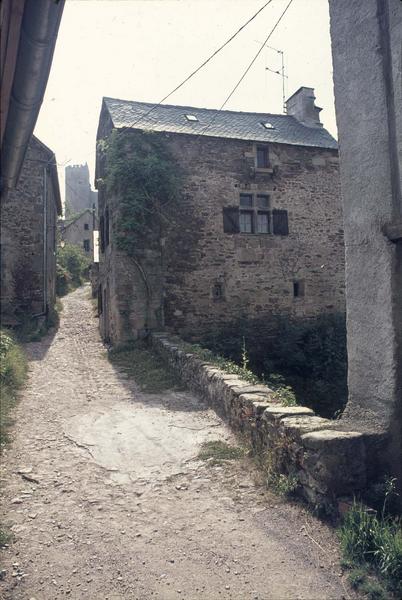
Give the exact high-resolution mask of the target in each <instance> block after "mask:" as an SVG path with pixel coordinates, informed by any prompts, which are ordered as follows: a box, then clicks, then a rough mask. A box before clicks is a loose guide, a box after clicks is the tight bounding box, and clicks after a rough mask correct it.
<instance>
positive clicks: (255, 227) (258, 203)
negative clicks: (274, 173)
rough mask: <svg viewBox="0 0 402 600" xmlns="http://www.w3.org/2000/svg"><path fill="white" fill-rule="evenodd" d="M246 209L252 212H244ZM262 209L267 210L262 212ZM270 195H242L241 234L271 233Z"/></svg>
mask: <svg viewBox="0 0 402 600" xmlns="http://www.w3.org/2000/svg"><path fill="white" fill-rule="evenodd" d="M244 208H247V209H252V210H244ZM260 208H263V209H265V210H263V211H261V210H259V209H260ZM268 208H269V196H268V194H257V196H253V195H252V194H240V232H241V233H269V232H270V231H269V222H270V219H269V211H268V210H267V209H268Z"/></svg>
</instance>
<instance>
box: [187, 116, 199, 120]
mask: <svg viewBox="0 0 402 600" xmlns="http://www.w3.org/2000/svg"><path fill="white" fill-rule="evenodd" d="M184 116H185V117H186V119H187V121H198V119H197V117H196V116H195V115H184Z"/></svg>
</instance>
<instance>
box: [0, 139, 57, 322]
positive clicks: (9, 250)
mask: <svg viewBox="0 0 402 600" xmlns="http://www.w3.org/2000/svg"><path fill="white" fill-rule="evenodd" d="M61 212H62V206H61V199H60V190H59V181H58V177H57V166H56V159H55V155H54V153H53V152H52V150H50V149H49V148H48V147H47V146H45V144H43V143H42V142H41V141H40V140H39V139H38V138H36V137H35V136H33V137H32V138H31V141H30V143H29V146H28V149H27V153H26V155H25V159H24V163H23V166H22V170H21V174H20V178H19V182H18V185H17V187H16V188H15V189H14V190H11V191H10V192H9V193H8V195H7V197H6V198H5V199H3V202H2V206H1V312H2V320H3V322H4V323H5V324H7V323H10V324H16V323H17V322H18V320H19V318H20V317H23V316H24V315H27V316H46V315H48V313H49V311H50V310H51V309H52V308H53V307H54V303H55V299H56V292H55V282H56V229H57V216H58V215H61Z"/></svg>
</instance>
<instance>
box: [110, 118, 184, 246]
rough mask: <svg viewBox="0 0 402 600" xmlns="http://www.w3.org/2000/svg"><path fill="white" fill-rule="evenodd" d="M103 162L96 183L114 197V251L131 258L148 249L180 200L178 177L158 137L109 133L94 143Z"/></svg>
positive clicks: (154, 135) (180, 174)
mask: <svg viewBox="0 0 402 600" xmlns="http://www.w3.org/2000/svg"><path fill="white" fill-rule="evenodd" d="M98 151H99V152H100V153H101V157H102V158H101V160H104V161H105V162H104V164H105V173H106V176H105V179H104V180H103V181H101V183H103V184H104V185H105V187H106V191H107V194H108V195H114V194H115V195H117V196H118V197H119V209H118V212H117V214H116V220H115V223H114V234H115V240H116V244H117V247H118V248H119V249H120V250H123V251H124V252H126V254H128V255H129V256H132V257H135V256H136V255H137V253H138V250H141V249H142V248H143V247H144V242H145V241H146V247H148V248H149V247H150V244H152V241H153V240H158V243H159V238H160V237H161V235H162V232H165V231H166V230H167V228H168V226H169V225H171V224H172V214H174V208H175V205H176V203H177V201H178V199H179V194H180V189H181V182H182V177H183V175H182V173H181V170H180V168H179V166H178V164H177V161H176V160H175V158H174V157H173V155H172V153H171V152H170V149H169V148H168V146H167V144H166V140H164V139H163V138H162V137H161V135H160V134H157V133H153V132H147V131H138V132H130V133H125V134H123V133H119V132H118V131H117V130H114V131H113V132H112V133H111V134H110V135H109V137H108V138H107V139H105V140H101V141H100V142H99V143H98Z"/></svg>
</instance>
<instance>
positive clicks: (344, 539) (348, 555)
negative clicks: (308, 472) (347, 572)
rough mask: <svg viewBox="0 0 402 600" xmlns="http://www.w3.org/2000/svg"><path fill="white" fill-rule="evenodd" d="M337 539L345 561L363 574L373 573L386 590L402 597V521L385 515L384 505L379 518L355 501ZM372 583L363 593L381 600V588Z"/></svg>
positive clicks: (374, 512)
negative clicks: (356, 567)
mask: <svg viewBox="0 0 402 600" xmlns="http://www.w3.org/2000/svg"><path fill="white" fill-rule="evenodd" d="M339 537H340V542H341V549H342V553H343V557H344V559H346V560H348V561H350V563H351V565H353V566H360V567H361V569H364V570H365V571H366V572H368V570H370V569H372V570H374V572H375V574H376V575H377V576H378V577H379V578H380V579H381V581H382V582H384V585H386V586H387V588H388V589H389V590H391V591H392V592H395V593H396V594H402V521H401V519H400V518H398V517H397V518H391V517H388V516H385V504H384V510H383V511H382V514H381V515H378V514H377V513H376V511H374V510H368V509H367V508H366V507H365V506H363V505H362V504H361V503H359V502H355V503H354V504H353V506H352V508H351V509H350V510H349V511H348V512H347V513H346V515H345V517H344V521H343V523H342V526H341V527H340V530H339ZM374 584H376V582H374V583H373V582H370V586H371V587H370V586H368V587H367V586H366V587H367V591H366V592H365V593H367V594H369V593H370V594H371V595H370V596H369V597H370V598H373V599H374V600H375V599H376V598H378V599H380V598H382V597H383V596H381V592H380V588H381V586H380V587H378V586H377V587H376V585H374ZM367 585H368V584H367ZM362 586H363V584H362Z"/></svg>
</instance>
